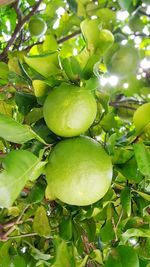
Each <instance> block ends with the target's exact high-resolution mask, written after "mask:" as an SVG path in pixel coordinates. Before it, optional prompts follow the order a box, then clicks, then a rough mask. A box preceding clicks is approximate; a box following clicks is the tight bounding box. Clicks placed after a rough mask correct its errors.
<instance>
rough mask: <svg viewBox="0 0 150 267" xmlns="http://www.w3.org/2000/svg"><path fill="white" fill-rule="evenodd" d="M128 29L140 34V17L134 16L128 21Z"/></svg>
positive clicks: (141, 27)
mask: <svg viewBox="0 0 150 267" xmlns="http://www.w3.org/2000/svg"><path fill="white" fill-rule="evenodd" d="M129 27H130V29H131V30H132V31H133V32H141V31H142V30H143V27H144V26H143V23H142V20H141V19H140V15H137V14H135V15H134V16H133V17H132V18H131V19H130V20H129Z"/></svg>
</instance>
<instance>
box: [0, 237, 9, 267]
mask: <svg viewBox="0 0 150 267" xmlns="http://www.w3.org/2000/svg"><path fill="white" fill-rule="evenodd" d="M10 246H11V241H7V242H6V243H4V244H2V246H0V267H8V266H10V255H9V248H10Z"/></svg>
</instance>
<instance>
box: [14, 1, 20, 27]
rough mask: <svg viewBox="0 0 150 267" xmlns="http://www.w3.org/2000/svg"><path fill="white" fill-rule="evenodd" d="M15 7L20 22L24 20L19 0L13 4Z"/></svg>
mask: <svg viewBox="0 0 150 267" xmlns="http://www.w3.org/2000/svg"><path fill="white" fill-rule="evenodd" d="M12 6H13V8H14V9H15V11H16V14H17V17H18V22H20V21H21V20H22V12H21V10H20V8H19V0H17V1H15V2H14V3H13V4H12Z"/></svg>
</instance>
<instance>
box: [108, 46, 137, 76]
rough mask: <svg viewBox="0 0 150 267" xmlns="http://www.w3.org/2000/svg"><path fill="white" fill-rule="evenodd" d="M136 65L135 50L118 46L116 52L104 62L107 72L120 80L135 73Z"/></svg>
mask: <svg viewBox="0 0 150 267" xmlns="http://www.w3.org/2000/svg"><path fill="white" fill-rule="evenodd" d="M116 47H117V46H116ZM108 52H109V51H108ZM109 53H110V52H109ZM138 63H139V54H138V51H137V49H136V48H134V47H131V46H129V45H126V46H120V47H119V48H118V49H117V51H116V52H114V53H112V57H110V58H109V59H108V57H107V60H106V66H107V69H108V71H109V72H110V73H111V74H114V75H118V76H120V77H122V78H124V77H126V76H129V75H131V74H133V73H135V72H136V70H137V67H138Z"/></svg>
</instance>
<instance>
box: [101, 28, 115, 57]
mask: <svg viewBox="0 0 150 267" xmlns="http://www.w3.org/2000/svg"><path fill="white" fill-rule="evenodd" d="M98 38H99V40H98V51H99V53H100V54H101V55H103V54H104V53H105V52H106V51H107V50H108V49H109V48H110V47H111V46H112V44H113V42H114V36H113V34H112V33H111V32H110V31H108V30H105V29H103V30H101V31H100V33H99V36H98Z"/></svg>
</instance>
